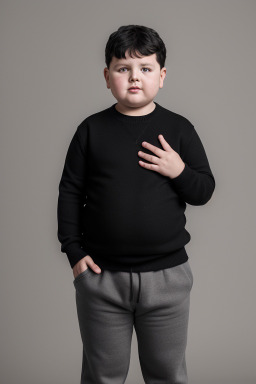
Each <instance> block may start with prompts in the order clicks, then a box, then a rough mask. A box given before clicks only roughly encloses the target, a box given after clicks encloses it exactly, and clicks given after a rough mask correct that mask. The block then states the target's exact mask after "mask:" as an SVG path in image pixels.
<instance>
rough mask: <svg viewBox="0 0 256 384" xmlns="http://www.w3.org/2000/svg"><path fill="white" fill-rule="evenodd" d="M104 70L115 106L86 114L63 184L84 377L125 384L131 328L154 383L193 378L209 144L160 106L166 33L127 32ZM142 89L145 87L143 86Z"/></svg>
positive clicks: (61, 216) (115, 37) (61, 203)
mask: <svg viewBox="0 0 256 384" xmlns="http://www.w3.org/2000/svg"><path fill="white" fill-rule="evenodd" d="M105 59H106V65H107V67H106V68H104V76H105V80H106V84H107V88H109V89H110V90H111V92H112V94H113V96H114V97H115V98H116V100H117V103H115V104H113V105H112V106H111V107H109V108H107V109H105V110H103V111H100V112H98V113H95V114H93V115H91V116H89V117H87V118H86V119H85V120H84V121H82V123H81V124H80V125H79V126H78V128H77V130H76V132H75V134H74V136H73V139H72V141H71V143H70V146H69V149H68V153H67V156H66V160H65V165H64V169H63V174H62V178H61V181H60V185H59V199H58V239H59V241H60V242H61V245H62V246H61V251H62V252H65V253H66V254H67V257H68V260H69V263H70V265H71V268H72V269H73V274H74V280H73V283H74V286H75V291H76V305H77V314H78V320H79V327H80V332H81V338H82V342H83V363H82V372H81V382H80V383H81V384H84V383H86V384H103V383H104V384H106V383H111V384H121V383H124V382H125V379H126V377H127V373H128V369H129V363H130V350H131V349H130V348H131V340H132V333H133V326H134V328H135V331H136V335H137V341H138V352H139V359H140V364H141V370H142V374H143V377H144V380H145V383H147V384H156V383H157V384H160V383H162V384H167V383H169V384H178V383H179V384H185V383H187V382H188V381H187V380H188V379H187V368H186V360H185V349H186V344H187V328H188V318H189V303H190V291H191V289H192V285H193V274H192V270H191V267H190V264H189V262H188V255H187V253H186V250H185V245H186V244H187V243H188V242H189V241H190V234H189V233H188V232H187V231H186V229H185V224H186V218H185V214H184V212H185V209H186V203H188V204H191V205H203V204H206V203H207V202H208V201H209V200H210V198H211V196H212V193H213V191H214V189H215V179H214V177H213V174H212V172H211V169H210V166H209V162H208V159H207V156H206V153H205V150H204V147H203V144H202V142H201V140H200V138H199V136H198V134H197V132H196V130H195V128H194V126H193V125H192V124H191V123H190V122H189V120H187V119H186V118H185V117H183V116H181V115H179V114H177V113H174V112H172V111H170V110H168V109H166V108H164V107H162V106H160V105H159V104H158V103H156V102H154V101H153V100H154V98H155V97H156V95H157V93H158V91H159V88H162V87H163V82H164V78H165V76H166V68H165V67H164V63H165V59H166V48H165V45H164V43H163V41H162V39H161V38H160V37H159V35H158V34H157V32H156V31H154V30H153V29H151V28H147V27H144V26H138V25H128V26H122V27H120V28H119V29H118V30H117V31H116V32H114V33H112V34H111V35H110V37H109V40H108V42H107V45H106V50H105ZM135 88H136V89H135Z"/></svg>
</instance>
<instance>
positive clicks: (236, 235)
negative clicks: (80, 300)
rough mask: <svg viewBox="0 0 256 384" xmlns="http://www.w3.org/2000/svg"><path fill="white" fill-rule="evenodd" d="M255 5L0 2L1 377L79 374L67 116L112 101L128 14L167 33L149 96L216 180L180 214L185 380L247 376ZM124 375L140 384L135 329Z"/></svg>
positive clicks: (251, 378) (48, 381)
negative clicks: (158, 85)
mask: <svg viewBox="0 0 256 384" xmlns="http://www.w3.org/2000/svg"><path fill="white" fill-rule="evenodd" d="M255 12H256V2H255V1H248V0H247V1H244V0H243V1H231V0H230V1H225V0H224V1H199V0H193V1H184V0H183V1H148V0H147V1H146V0H144V1H132V0H129V1H123V2H122V1H106V2H103V1H93V2H89V1H88V2H85V1H74V0H73V1H60V0H58V1H57V0H54V1H34V0H33V1H32V0H31V1H25V0H23V1H1V9H0V15H1V16H0V17H1V18H0V36H1V47H0V48H1V103H0V106H1V114H0V115H1V141H0V142H1V162H0V166H1V279H0V284H1V323H0V331H1V344H0V348H1V356H0V364H1V366H0V369H1V382H3V383H5V384H13V383H18V382H19V383H21V384H22V383H24V384H32V383H33V384H35V383H36V384H59V383H61V384H70V383H79V379H80V372H81V358H82V344H81V339H80V334H79V328H78V320H77V316H76V307H75V290H74V287H73V283H72V281H73V273H72V270H71V268H70V266H69V264H68V261H67V258H66V255H65V254H63V253H61V252H60V244H59V243H58V240H57V218H56V207H57V198H58V183H59V181H60V177H61V172H62V169H63V165H64V158H65V155H66V151H67V148H68V145H69V142H70V140H71V138H72V136H73V134H74V132H75V130H76V127H77V125H78V124H79V123H80V122H81V121H82V120H83V119H84V118H86V117H87V116H88V115H90V114H92V113H95V112H98V111H99V110H102V109H104V108H107V107H109V106H110V105H112V104H113V103H115V102H116V99H114V97H113V96H112V94H111V91H110V90H109V89H107V87H106V85H105V80H104V77H103V68H104V67H105V63H104V49H105V44H106V42H107V38H108V36H109V35H110V33H112V32H113V31H115V30H117V28H118V27H119V26H121V25H127V24H140V25H146V26H149V27H151V28H154V29H156V30H157V31H158V33H159V34H160V36H161V37H162V39H163V40H164V42H165V44H166V47H167V61H166V67H167V76H166V78H165V82H164V88H163V89H161V90H159V93H158V95H157V98H156V99H155V100H156V101H157V102H158V103H160V104H161V105H162V106H164V107H166V108H168V109H170V110H173V111H175V112H177V113H180V114H182V115H184V116H185V117H187V118H188V119H189V120H190V121H191V122H192V123H193V124H194V125H195V128H196V130H197V132H198V133H199V135H200V137H201V140H202V142H203V144H204V147H205V149H206V153H207V156H208V159H209V162H210V166H211V168H212V171H213V173H214V176H215V178H216V189H215V192H214V195H213V197H212V199H211V200H210V201H209V202H208V204H206V205H205V206H199V207H193V206H190V205H187V210H186V217H187V220H188V221H187V226H186V228H187V229H188V231H189V232H190V234H191V241H190V243H189V244H188V245H187V246H186V250H187V252H188V254H189V257H190V264H191V268H192V271H193V274H194V286H193V289H192V292H191V310H190V324H189V336H188V347H187V365H188V373H189V382H190V384H216V383H219V384H226V383H232V384H235V383H239V384H247V383H250V384H252V383H255V382H256V364H255V353H256V343H255V341H256V340H255V328H254V327H255V324H256V310H255V295H254V293H255V288H256V282H255V280H256V279H255V267H256V261H255V247H254V243H255V213H256V212H255V200H254V199H255V192H256V191H255V156H254V149H255V148H254V146H255V138H256V136H255V120H256V108H255V96H256V92H255V87H256V81H255V68H256V53H255V35H256V23H255V21H256V20H255V18H256V13H255ZM253 303H254V304H253ZM126 382H127V384H132V383H133V384H134V383H136V384H142V383H143V378H142V374H141V371H140V366H139V360H138V354H137V340H136V335H135V332H134V335H133V347H132V356H131V364H130V371H129V374H128V378H127V381H126Z"/></svg>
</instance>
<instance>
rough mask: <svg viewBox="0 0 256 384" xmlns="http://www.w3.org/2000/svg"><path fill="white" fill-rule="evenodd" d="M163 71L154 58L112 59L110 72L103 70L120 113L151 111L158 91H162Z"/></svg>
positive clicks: (151, 56) (164, 71)
mask: <svg viewBox="0 0 256 384" xmlns="http://www.w3.org/2000/svg"><path fill="white" fill-rule="evenodd" d="M165 76H166V68H165V67H164V68H162V69H161V70H160V65H159V63H158V62H157V61H156V54H155V53H154V54H153V55H150V56H143V57H140V58H137V57H130V56H127V52H126V58H125V59H117V58H116V57H113V58H112V61H111V63H110V68H109V69H108V68H107V67H106V68H104V77H105V79H106V83H107V88H110V89H111V92H112V94H113V96H114V97H115V98H116V100H117V101H118V103H117V106H118V107H119V109H120V110H126V111H129V109H131V108H132V110H133V111H134V110H141V111H142V110H143V111H144V112H145V111H146V109H147V108H148V109H150V108H151V110H152V105H154V103H153V99H154V98H155V96H156V95H157V93H158V91H159V88H162V87H163V82H164V78H165ZM132 86H135V87H139V88H140V89H139V90H137V91H132V90H129V88H131V87H132Z"/></svg>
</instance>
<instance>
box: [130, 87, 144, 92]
mask: <svg viewBox="0 0 256 384" xmlns="http://www.w3.org/2000/svg"><path fill="white" fill-rule="evenodd" d="M140 90H141V89H140V88H137V87H135V88H134V87H131V88H129V89H128V91H130V92H138V91H140Z"/></svg>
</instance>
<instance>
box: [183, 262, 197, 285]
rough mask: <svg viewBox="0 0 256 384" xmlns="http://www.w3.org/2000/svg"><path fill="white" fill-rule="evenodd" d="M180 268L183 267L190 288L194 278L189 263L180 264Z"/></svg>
mask: <svg viewBox="0 0 256 384" xmlns="http://www.w3.org/2000/svg"><path fill="white" fill-rule="evenodd" d="M181 266H182V267H183V270H184V272H185V274H186V276H187V278H188V279H189V281H190V284H191V288H192V286H193V283H194V276H193V272H192V269H191V266H190V263H189V261H188V260H187V261H186V262H185V263H183V264H181Z"/></svg>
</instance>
